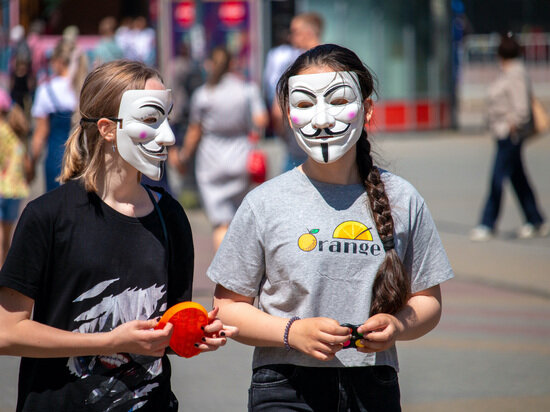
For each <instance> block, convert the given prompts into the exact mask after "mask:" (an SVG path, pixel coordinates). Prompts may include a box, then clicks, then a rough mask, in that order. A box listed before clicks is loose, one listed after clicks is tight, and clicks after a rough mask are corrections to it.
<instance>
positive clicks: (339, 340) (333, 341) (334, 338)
mask: <svg viewBox="0 0 550 412" xmlns="http://www.w3.org/2000/svg"><path fill="white" fill-rule="evenodd" d="M345 329H347V328H345ZM350 337H351V335H350V334H349V333H346V334H345V335H332V334H329V333H325V332H321V333H320V334H319V340H320V341H321V342H324V343H327V344H329V345H340V344H343V343H345V342H346V341H348V340H349V339H350Z"/></svg>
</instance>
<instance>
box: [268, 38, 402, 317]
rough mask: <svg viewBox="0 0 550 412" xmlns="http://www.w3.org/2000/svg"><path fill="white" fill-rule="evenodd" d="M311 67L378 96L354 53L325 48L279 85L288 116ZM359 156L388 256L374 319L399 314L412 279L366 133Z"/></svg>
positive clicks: (302, 60)
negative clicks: (292, 87)
mask: <svg viewBox="0 0 550 412" xmlns="http://www.w3.org/2000/svg"><path fill="white" fill-rule="evenodd" d="M311 66H319V67H323V66H325V67H330V68H332V69H334V70H335V71H349V72H355V73H356V74H357V77H358V80H359V87H360V89H361V94H362V96H363V99H365V98H368V97H369V96H371V95H373V94H376V91H375V86H374V84H375V79H374V76H373V75H372V73H371V72H370V70H369V69H368V68H367V67H366V66H365V65H364V64H363V62H362V61H361V59H359V57H357V55H356V54H355V53H354V52H353V51H351V50H349V49H346V48H345V47H341V46H338V45H335V44H323V45H320V46H317V47H314V48H313V49H310V50H308V51H307V52H305V53H303V54H302V55H300V56H299V57H298V58H297V59H296V61H295V62H294V63H293V64H292V65H291V66H290V67H289V68H288V69H287V70H286V71H285V72H284V73H283V75H282V76H281V79H280V80H279V83H278V84H277V97H278V100H279V104H280V106H281V109H282V112H283V113H288V109H289V100H288V99H289V96H288V81H289V78H290V77H292V76H295V75H297V74H300V73H301V72H302V71H303V70H305V69H306V68H308V67H311ZM356 153H357V155H356V163H357V170H358V173H359V177H360V178H361V182H362V184H363V186H364V187H365V190H366V192H367V199H368V200H367V202H368V204H367V207H368V208H369V209H370V210H371V211H372V215H373V219H374V222H375V224H376V230H377V232H378V235H379V236H380V239H381V240H382V244H383V245H384V250H385V252H386V254H385V258H384V261H383V262H382V264H381V265H380V267H379V268H378V271H377V273H376V277H375V279H374V283H373V287H372V300H371V307H370V315H371V316H372V315H375V314H376V313H389V314H395V313H397V312H398V311H399V310H400V309H401V308H402V307H403V306H404V305H405V303H406V302H407V300H408V298H409V295H410V279H409V276H408V274H407V273H406V271H405V267H404V266H403V262H401V259H400V258H399V255H398V254H397V252H396V250H395V244H394V235H393V229H394V222H393V218H392V213H391V206H390V202H389V199H388V196H387V194H386V190H385V187H384V182H383V181H382V178H381V176H380V170H379V169H378V167H376V166H375V165H374V162H373V159H372V156H371V144H370V142H369V140H368V135H367V131H366V130H364V129H363V131H362V133H361V137H360V138H359V140H358V142H357V144H356Z"/></svg>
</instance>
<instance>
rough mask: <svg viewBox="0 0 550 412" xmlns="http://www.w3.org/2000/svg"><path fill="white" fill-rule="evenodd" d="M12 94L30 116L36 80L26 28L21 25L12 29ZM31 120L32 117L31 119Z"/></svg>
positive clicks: (14, 99)
mask: <svg viewBox="0 0 550 412" xmlns="http://www.w3.org/2000/svg"><path fill="white" fill-rule="evenodd" d="M10 40H11V48H12V49H11V56H10V65H9V67H10V96H11V98H12V100H13V101H14V102H15V103H17V104H18V105H19V107H20V108H21V109H22V110H23V112H24V113H25V115H26V116H27V117H28V118H30V108H31V104H32V97H33V94H34V88H35V86H36V82H35V80H34V75H33V73H32V55H31V49H30V47H29V45H28V43H27V40H26V38H25V29H24V28H23V26H21V25H17V26H15V27H13V28H12V29H11V31H10ZM29 120H30V119H29Z"/></svg>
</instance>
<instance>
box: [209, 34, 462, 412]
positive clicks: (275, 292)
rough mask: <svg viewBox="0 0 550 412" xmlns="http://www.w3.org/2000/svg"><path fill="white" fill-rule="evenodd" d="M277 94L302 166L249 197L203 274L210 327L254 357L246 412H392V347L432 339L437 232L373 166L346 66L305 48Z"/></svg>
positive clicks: (364, 76)
mask: <svg viewBox="0 0 550 412" xmlns="http://www.w3.org/2000/svg"><path fill="white" fill-rule="evenodd" d="M277 89H278V97H279V102H280V103H281V107H282V112H283V113H285V114H286V115H287V116H288V118H289V122H290V125H291V126H292V129H293V131H294V135H295V138H296V140H297V141H298V144H299V145H300V147H301V148H302V149H303V150H304V151H305V152H306V154H307V156H308V157H307V160H306V161H305V163H303V164H302V165H300V166H299V167H296V168H294V169H292V170H290V171H289V172H287V173H284V174H283V175H281V176H278V177H276V178H274V179H271V180H270V181H268V182H266V183H264V184H263V185H261V186H260V187H258V188H257V189H255V190H253V191H252V192H251V193H249V194H248V195H247V196H246V198H245V199H244V200H243V202H242V205H241V207H240V208H239V210H238V211H237V214H236V215H235V218H234V219H233V221H232V223H231V225H230V227H229V230H228V232H227V235H226V237H225V240H224V242H223V243H222V245H221V247H220V249H219V250H218V253H217V254H216V256H215V258H214V260H213V262H212V264H211V266H210V268H209V269H208V272H207V274H208V276H209V277H210V279H212V281H214V282H215V283H217V286H216V291H215V298H214V302H215V305H217V306H219V307H220V318H221V319H223V320H224V321H225V322H230V323H231V324H234V325H238V327H239V330H240V338H237V340H239V341H241V342H243V343H245V344H248V345H253V346H256V349H255V352H254V359H253V368H254V369H253V376H252V384H251V388H250V392H249V410H251V411H281V410H300V411H369V412H373V411H384V412H388V411H399V410H400V392H399V384H398V379H397V371H398V362H397V352H396V348H395V342H396V341H397V340H411V339H417V338H419V337H421V336H423V335H424V334H426V333H428V332H429V331H430V330H431V329H432V328H434V327H435V326H436V325H437V323H438V322H439V318H440V315H441V292H440V287H439V284H440V283H442V282H444V281H446V280H447V279H450V278H451V277H452V276H453V272H452V269H451V267H450V265H449V262H448V260H447V256H446V254H445V251H444V249H443V246H442V244H441V241H440V238H439V235H438V233H437V230H436V227H435V224H434V222H433V220H432V217H431V215H430V212H429V211H428V208H427V206H426V204H425V203H424V199H423V198H422V197H421V196H420V195H419V194H418V192H417V191H416V190H415V189H414V188H413V187H412V185H411V184H410V183H408V182H407V181H405V180H404V179H402V178H400V177H398V176H396V175H394V174H392V173H390V172H388V171H385V170H382V169H380V168H378V167H377V166H376V165H375V164H374V162H373V159H372V156H371V144H370V142H369V139H368V136H367V131H366V130H365V124H366V123H368V121H369V120H370V118H371V115H372V109H373V102H372V95H373V94H374V93H375V91H374V80H373V76H372V74H371V73H370V72H369V70H368V69H367V68H366V67H365V66H364V64H363V63H362V62H361V60H360V59H359V58H358V57H357V55H356V54H355V53H353V52H352V51H351V50H348V49H346V48H343V47H340V46H337V45H331V44H325V45H321V46H318V47H315V48H313V49H311V50H309V51H307V52H305V53H304V54H302V55H301V56H300V57H298V59H296V61H295V62H294V64H293V65H292V66H291V67H290V68H289V69H288V70H287V71H286V72H285V73H284V74H283V76H282V77H281V80H280V81H279V84H278V88H277ZM255 299H257V300H258V302H257V304H258V306H255V305H254V300H255ZM343 349H345V350H343Z"/></svg>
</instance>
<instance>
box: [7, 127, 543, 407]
mask: <svg viewBox="0 0 550 412" xmlns="http://www.w3.org/2000/svg"><path fill="white" fill-rule="evenodd" d="M264 145H265V147H266V149H267V150H268V152H269V155H270V160H271V167H272V168H273V169H277V167H278V165H280V164H281V163H282V151H281V147H280V145H279V144H278V143H277V142H275V141H268V142H267V143H264ZM374 149H375V150H376V152H377V153H378V155H379V156H380V157H381V158H382V159H384V160H383V162H382V165H383V166H384V167H386V168H387V169H389V170H392V171H394V172H396V173H397V174H399V175H401V176H403V177H405V178H406V179H407V180H409V181H410V182H411V183H412V184H413V185H414V186H415V187H416V188H417V189H418V190H419V192H420V193H421V194H422V195H423V196H424V198H425V200H426V203H427V205H428V207H429V208H430V211H431V213H432V215H433V216H434V219H435V222H436V224H437V227H438V229H439V233H440V235H441V238H442V241H443V244H444V246H445V248H446V251H447V254H448V256H449V259H450V261H451V264H452V266H453V268H454V270H455V273H456V279H454V280H452V281H450V282H447V283H445V284H444V285H443V286H442V290H443V307H444V309H443V316H442V319H441V322H440V324H439V325H438V327H437V328H436V329H435V330H434V331H432V332H430V333H429V334H428V335H426V336H424V337H422V338H421V339H418V340H415V341H411V342H399V343H398V352H399V359H400V365H401V372H400V377H399V379H400V383H401V392H402V404H403V410H404V412H420V411H441V412H458V411H463V410H468V411H469V412H497V411H498V412H503V411H504V412H515V411H536V412H538V411H541V412H542V411H548V410H550V386H549V385H548V382H549V380H550V356H549V355H550V347H549V345H548V342H549V341H550V238H544V239H540V238H538V239H530V240H519V239H517V238H515V236H514V233H515V230H516V228H517V227H519V226H520V225H521V224H522V218H521V213H520V212H519V210H518V205H517V202H516V201H515V199H514V198H513V196H512V195H511V190H509V187H507V188H506V196H505V199H504V204H503V209H502V216H501V219H500V221H499V233H498V235H497V237H496V238H495V239H494V240H492V241H490V242H486V243H472V242H470V240H469V239H468V232H469V230H470V229H471V228H472V227H473V226H474V225H475V224H476V223H477V219H478V216H479V214H480V212H481V207H482V203H483V200H484V197H485V193H486V190H487V183H488V178H489V168H490V166H491V162H492V156H493V153H492V151H493V142H492V141H491V139H490V138H489V137H488V136H484V135H466V134H460V133H455V132H437V133H435V132H432V133H423V134H403V135H379V136H376V143H375V145H374ZM525 159H526V162H527V164H528V166H527V168H528V172H529V175H530V177H531V181H532V183H533V186H534V187H535V189H536V192H537V196H538V199H539V204H540V206H541V208H542V209H543V212H544V213H545V215H546V216H550V162H549V161H548V159H550V137H547V138H545V139H543V140H540V141H538V142H534V143H533V144H532V145H529V146H528V147H527V150H526V151H525ZM272 173H274V172H272ZM187 212H188V215H189V218H190V221H191V225H192V228H193V235H194V242H195V253H196V269H195V283H194V290H195V300H196V301H198V302H200V303H202V304H203V305H205V306H206V307H209V306H210V303H211V295H212V288H213V285H212V283H211V282H210V281H209V280H208V279H207V278H206V276H205V271H206V268H207V267H208V264H209V262H210V260H211V258H212V256H213V253H212V246H211V239H210V235H211V228H210V226H209V224H208V222H207V220H206V218H205V216H204V214H203V213H202V211H200V210H188V211H187ZM251 354H252V348H251V347H248V346H245V345H241V344H238V343H236V342H230V343H229V344H228V345H227V346H226V347H225V348H222V349H221V350H219V351H217V352H214V353H210V354H204V355H201V356H198V357H195V358H192V359H181V358H175V357H172V358H171V359H172V365H173V379H172V382H173V388H174V391H175V393H176V395H177V397H178V399H179V400H180V405H181V408H180V410H181V411H184V412H195V411H202V412H210V411H220V410H223V411H226V412H242V411H244V410H246V402H247V388H248V384H249V379H250V366H251ZM17 367H18V359H16V358H11V357H3V358H0V371H2V372H1V373H0V412H8V411H13V410H14V406H15V394H16V384H17Z"/></svg>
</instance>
